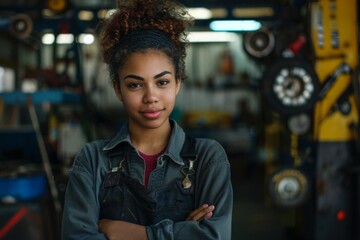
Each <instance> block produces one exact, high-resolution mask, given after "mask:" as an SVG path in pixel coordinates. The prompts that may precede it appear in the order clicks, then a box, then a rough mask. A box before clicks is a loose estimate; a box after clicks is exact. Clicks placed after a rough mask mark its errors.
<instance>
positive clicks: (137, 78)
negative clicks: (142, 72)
mask: <svg viewBox="0 0 360 240" xmlns="http://www.w3.org/2000/svg"><path fill="white" fill-rule="evenodd" d="M128 78H134V79H136V80H144V78H142V77H140V76H137V75H134V74H129V75H126V76H125V77H124V80H126V79H128Z"/></svg>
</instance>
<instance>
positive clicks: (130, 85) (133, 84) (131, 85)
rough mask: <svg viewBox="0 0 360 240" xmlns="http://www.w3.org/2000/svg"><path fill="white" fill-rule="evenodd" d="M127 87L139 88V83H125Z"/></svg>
mask: <svg viewBox="0 0 360 240" xmlns="http://www.w3.org/2000/svg"><path fill="white" fill-rule="evenodd" d="M127 87H128V88H130V89H136V88H140V87H141V85H140V83H129V84H128V85H127Z"/></svg>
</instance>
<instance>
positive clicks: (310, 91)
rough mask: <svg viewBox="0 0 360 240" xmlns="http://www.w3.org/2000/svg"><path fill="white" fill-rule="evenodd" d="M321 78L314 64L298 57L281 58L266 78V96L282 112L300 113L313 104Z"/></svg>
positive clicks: (287, 113)
mask: <svg viewBox="0 0 360 240" xmlns="http://www.w3.org/2000/svg"><path fill="white" fill-rule="evenodd" d="M318 91H319V81H318V78H317V75H316V73H315V71H314V70H313V68H312V66H311V65H310V64H309V63H307V62H305V61H303V60H299V59H295V58H291V59H281V60H278V61H276V62H275V63H274V64H273V65H270V66H269V67H268V69H267V71H266V72H265V76H264V79H263V92H264V94H265V98H266V99H267V101H268V102H269V104H270V106H271V107H273V108H274V110H276V111H278V112H279V113H280V114H283V115H290V114H297V113H301V112H303V111H306V110H309V109H310V108H311V107H313V106H314V104H315V102H316V100H317V98H318V97H317V96H318Z"/></svg>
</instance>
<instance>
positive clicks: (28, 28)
mask: <svg viewBox="0 0 360 240" xmlns="http://www.w3.org/2000/svg"><path fill="white" fill-rule="evenodd" d="M9 31H10V33H12V34H13V35H14V36H16V37H18V38H27V37H29V36H30V34H31V33H32V31H33V21H32V19H31V17H30V16H29V15H28V14H24V13H20V14H16V15H14V16H12V17H11V18H10V24H9Z"/></svg>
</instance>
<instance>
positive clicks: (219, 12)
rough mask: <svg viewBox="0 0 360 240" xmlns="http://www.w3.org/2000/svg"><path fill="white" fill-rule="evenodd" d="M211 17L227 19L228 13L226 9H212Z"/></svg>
mask: <svg viewBox="0 0 360 240" xmlns="http://www.w3.org/2000/svg"><path fill="white" fill-rule="evenodd" d="M211 15H212V17H213V18H226V17H227V16H228V11H227V10H226V9H225V8H212V9H211Z"/></svg>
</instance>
